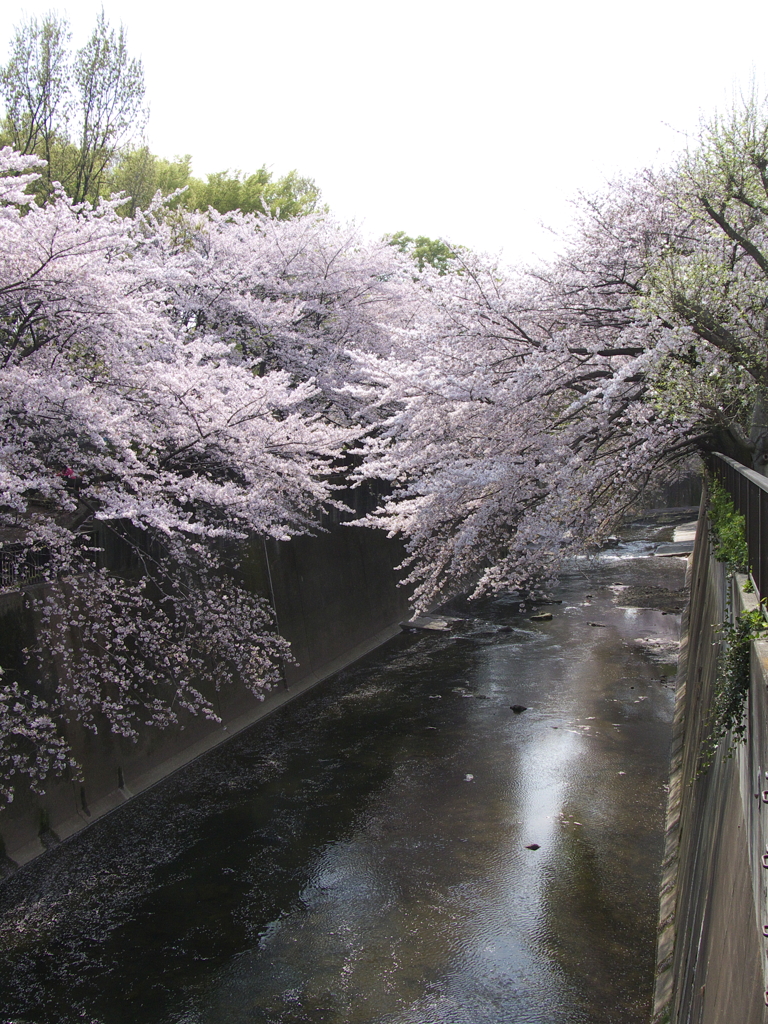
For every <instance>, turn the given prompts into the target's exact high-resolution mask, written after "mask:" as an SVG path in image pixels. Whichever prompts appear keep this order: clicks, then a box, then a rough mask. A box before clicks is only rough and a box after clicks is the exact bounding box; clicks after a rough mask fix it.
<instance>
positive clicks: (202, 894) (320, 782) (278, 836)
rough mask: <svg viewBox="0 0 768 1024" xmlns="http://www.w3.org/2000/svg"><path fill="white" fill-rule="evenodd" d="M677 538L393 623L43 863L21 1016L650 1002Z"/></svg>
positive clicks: (639, 530) (31, 905)
mask: <svg viewBox="0 0 768 1024" xmlns="http://www.w3.org/2000/svg"><path fill="white" fill-rule="evenodd" d="M670 539H671V531H670V527H669V526H668V525H665V524H662V523H659V522H655V523H643V524H637V525H636V526H635V527H633V528H632V529H630V530H629V531H628V532H627V534H626V536H625V537H624V538H623V539H622V542H621V543H620V544H619V546H618V547H617V548H615V549H611V550H609V551H605V552H603V553H602V554H601V555H600V556H599V557H597V558H596V559H594V560H589V561H587V560H581V561H578V562H574V563H573V564H572V565H571V567H570V569H569V572H568V573H567V574H566V576H565V577H564V578H563V581H562V585H561V587H560V589H559V590H558V592H557V593H556V594H554V595H553V597H555V598H556V599H557V601H558V602H561V603H555V604H552V605H551V606H549V607H548V608H547V609H546V611H548V612H550V613H551V614H552V619H551V620H544V621H538V622H532V621H531V620H530V615H531V609H527V610H524V611H521V610H520V609H519V607H518V602H517V601H514V600H513V599H511V598H507V599H503V598H502V599H498V600H495V601H487V602H483V603H482V604H480V605H473V606H471V608H470V607H462V606H457V607H456V608H454V609H453V610H452V611H453V613H454V614H455V615H457V616H459V617H462V618H461V621H460V622H459V623H457V624H456V625H455V626H454V628H453V629H452V630H451V631H450V632H446V633H440V634H427V633H421V634H410V635H405V634H404V635H399V636H397V637H394V638H393V639H392V640H390V641H389V642H388V643H387V644H386V645H384V646H383V647H382V648H380V649H379V650H378V651H377V652H375V653H374V654H371V655H368V656H367V657H366V658H364V659H363V660H362V661H361V662H359V663H357V664H356V665H355V666H353V667H350V668H349V669H347V670H345V671H344V672H342V673H341V674H339V675H338V676H336V677H334V678H333V679H331V680H328V681H327V682H326V683H325V684H324V685H323V686H322V687H319V688H316V689H314V690H312V691H310V692H307V693H306V694H304V696H302V698H301V700H299V701H295V702H293V703H292V704H290V705H288V706H286V707H284V708H281V709H279V710H278V711H276V712H275V713H274V714H273V715H271V716H270V717H269V718H268V719H267V720H265V721H263V722H261V723H258V724H257V725H256V726H254V727H252V728H250V729H248V730H246V731H244V732H243V733H242V734H241V735H239V736H237V737H235V738H234V739H233V740H231V741H230V742H229V743H228V744H226V745H225V746H223V747H221V748H219V749H217V750H213V751H210V752H209V753H208V754H206V755H205V756H204V757H202V758H200V759H198V761H196V762H195V763H194V764H192V765H190V766H189V767H188V768H186V769H185V770H184V771H182V772H179V773H177V774H176V775H175V776H174V777H173V778H171V779H168V780H166V781H165V782H163V783H162V784H160V785H158V786H155V787H154V788H153V789H152V790H150V791H149V792H146V793H144V794H142V795H140V796H138V797H137V798H135V800H134V801H132V802H131V803H130V804H127V805H125V806H124V807H122V808H119V809H118V810H117V811H115V812H114V813H113V814H111V815H109V816H107V817H105V818H104V819H102V820H101V821H99V822H97V823H96V824H95V825H93V826H92V827H91V828H90V829H88V830H87V831H86V832H84V833H81V834H80V835H76V836H73V837H72V839H71V840H69V841H68V842H66V843H62V844H60V845H59V847H58V848H56V849H52V850H50V851H48V852H47V853H46V854H45V855H44V856H42V857H40V858H38V859H37V860H36V861H35V862H33V863H30V864H28V865H27V866H26V867H24V868H23V869H21V870H20V871H19V872H17V874H16V875H15V876H14V877H13V878H11V879H10V880H8V881H7V882H6V883H5V884H4V886H2V888H0V921H1V923H2V928H1V930H0V936H2V938H1V939H0V976H2V977H3V978H4V979H7V980H6V981H5V982H4V985H3V990H2V1003H0V1019H8V1020H14V1021H16V1020H26V1021H34V1022H35V1024H49V1022H50V1024H70V1022H74V1021H81V1020H88V1021H89V1022H90V1021H96V1022H98V1024H129V1022H130V1024H134V1022H135V1021H141V1022H142V1024H224V1022H227V1024H241V1022H242V1024H245V1022H246V1021H247V1022H248V1024H261V1022H264V1024H267V1022H270V1024H298V1022H303V1021H313V1022H314V1021H317V1022H320V1021H322V1022H323V1024H342V1022H343V1024H363V1022H365V1024H368V1022H377V1024H378V1022H381V1024H433V1022H434V1024H641V1022H642V1024H645V1022H646V1021H647V1019H648V1016H649V1014H650V1009H651V992H652V982H653V967H654V951H655V938H656V910H657V893H658V882H659V865H660V861H661V855H662V849H663V814H664V807H665V804H666V792H665V783H666V778H667V764H668V751H669V739H670V723H671V717H672V711H673V695H674V690H673V688H672V680H673V677H674V665H675V657H676V652H677V640H678V629H679V615H678V614H677V613H676V611H675V609H679V608H681V607H682V605H683V604H684V594H683V592H682V589H681V588H682V587H683V584H684V563H683V561H682V560H681V559H678V558H671V559H662V558H654V557H652V555H653V551H654V550H655V549H656V547H657V546H658V544H659V543H661V542H663V541H668V540H670ZM644 605H645V607H644ZM665 612H666V614H665ZM513 706H514V707H517V708H521V707H524V708H525V709H526V710H524V711H515V710H513ZM3 1015H4V1016H3Z"/></svg>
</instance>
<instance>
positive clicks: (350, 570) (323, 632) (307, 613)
mask: <svg viewBox="0 0 768 1024" xmlns="http://www.w3.org/2000/svg"><path fill="white" fill-rule="evenodd" d="M402 557H403V551H402V548H401V547H400V546H399V545H398V544H397V543H396V542H394V541H390V540H388V539H387V538H386V537H385V536H384V534H383V533H381V532H379V531H374V530H368V529H365V528H359V527H347V526H343V525H340V524H339V523H336V524H333V525H331V526H330V528H329V530H328V532H327V533H321V534H319V535H318V536H315V537H299V538H296V539H294V540H292V541H290V542H288V543H281V542H277V541H271V540H270V541H261V540H258V541H255V542H254V543H253V545H252V546H251V548H250V550H249V552H248V555H247V557H246V559H245V563H244V569H245V571H246V575H247V577H248V583H249V586H250V588H251V589H252V590H253V591H254V592H256V593H260V594H263V595H264V596H266V597H268V598H269V599H270V600H271V601H272V603H273V607H274V609H275V614H276V618H277V624H278V628H279V631H280V633H281V634H282V635H283V636H284V637H285V638H286V639H287V640H289V641H290V642H291V649H292V653H293V656H294V658H295V659H296V664H290V665H286V666H285V684H284V686H282V687H280V688H278V689H276V690H274V691H272V692H271V693H269V694H268V695H267V697H266V699H265V700H264V701H258V700H257V699H256V698H255V697H254V696H253V695H252V694H251V693H250V692H248V691H247V690H245V688H244V687H239V688H232V689H228V690H222V691H221V692H216V691H215V690H214V688H213V687H212V686H211V687H210V689H208V690H205V691H204V692H205V695H206V696H207V697H209V698H210V699H212V700H213V701H214V706H215V708H216V711H217V713H218V714H219V715H220V717H221V722H220V723H214V722H210V721H208V720H206V719H203V718H195V717H192V716H190V715H186V716H184V717H183V718H181V720H180V722H179V724H178V726H176V727H173V728H170V729H167V730H163V731H159V730H156V729H147V730H145V731H144V733H143V734H142V736H141V737H140V739H139V740H138V742H137V743H133V742H130V741H128V740H124V739H122V738H120V737H118V736H115V735H113V734H111V733H109V732H108V731H107V730H103V731H102V732H100V733H99V734H98V735H93V734H92V733H91V732H88V731H87V730H85V729H83V728H82V727H80V726H78V725H77V724H76V723H72V724H70V725H69V726H68V727H67V738H68V740H69V742H70V744H71V746H72V749H73V750H74V753H75V756H76V757H77V759H78V761H79V762H80V764H81V765H82V766H83V780H82V782H80V781H71V780H70V781H67V780H64V779H60V780H54V781H53V782H50V783H48V784H47V785H46V789H45V794H44V795H43V796H36V795H35V794H31V793H29V792H27V791H26V787H25V785H24V783H23V781H20V782H19V785H18V791H17V795H16V797H15V799H14V801H13V803H12V804H10V805H9V806H8V807H6V808H5V809H4V810H2V811H0V838H1V839H2V843H3V849H2V851H0V854H4V857H5V861H4V864H5V867H6V868H7V869H12V868H13V865H14V864H16V865H20V864H23V863H26V862H27V861H29V860H31V859H33V858H34V857H36V856H38V855H39V854H40V853H42V852H43V851H44V849H45V848H46V846H48V845H50V844H55V843H56V842H59V841H61V840H63V839H65V838H67V837H68V836H70V835H72V834H73V833H74V832H76V831H78V830H80V829H82V828H84V827H85V826H86V825H88V824H90V823H91V822H92V821H94V820H95V819H96V818H98V817H99V816H101V815H102V814H105V813H106V812H108V811H110V810H112V809H113V808H114V807H117V806H119V805H120V804H122V803H124V802H125V801H126V800H128V799H130V797H131V796H133V795H135V794H136V793H139V792H141V791H142V790H145V789H147V788H148V787H149V786H151V785H153V784H155V783H156V782H158V781H160V780H161V779H163V778H166V777H167V776H168V775H170V774H171V773H172V772H174V771H176V770H177V769H179V768H180V767H182V766H183V765H185V764H188V763H189V762H190V761H191V760H193V759H194V758H196V757H198V756H200V754H202V753H204V752H205V751H206V750H209V749H210V748H211V747H213V746H216V745H217V744H219V743H221V742H223V741H224V740H226V739H227V738H229V737H230V736H232V735H234V734H235V733H237V732H240V731H241V730H242V729H244V728H247V726H249V725H251V724H253V722H255V721H257V720H258V719H260V718H262V717H263V716H264V715H266V714H269V713H270V712H271V711H273V710H275V709H276V708H277V707H279V706H281V705H282V704H284V703H285V702H286V701H287V700H291V699H292V698H294V697H295V696H297V695H298V694H300V693H302V692H304V691H305V690H306V689H308V688H309V687H311V686H313V685H315V684H316V683H318V682H320V681H321V680H322V679H325V678H327V677H328V676H329V675H331V674H332V673H333V672H336V671H338V670H339V669H341V668H343V667H344V666H346V665H348V664H350V663H351V662H353V661H355V660H356V659H358V658H360V657H362V656H363V655H364V654H366V653H367V652H368V651H370V650H373V649H374V648H375V647H376V646H378V645H379V644H381V643H383V642H384V641H385V640H387V639H389V638H390V637H391V636H393V635H394V634H395V633H397V632H398V629H399V626H398V624H399V622H400V621H402V620H403V619H404V618H408V617H409V612H408V595H407V592H406V591H405V590H403V589H402V588H399V587H398V586H397V578H398V577H397V574H396V572H395V566H396V565H397V564H398V563H399V561H401V559H402ZM33 629H34V623H33V622H32V620H31V617H30V615H29V613H27V612H26V611H25V608H24V599H23V595H22V594H20V593H8V594H4V595H0V644H2V645H3V646H4V647H5V648H6V651H5V654H6V663H7V659H11V661H12V660H13V659H14V658H15V659H16V660H17V661H19V665H20V671H21V672H23V668H22V666H21V661H20V659H21V650H22V648H23V647H24V645H25V644H26V643H28V642H29V640H30V639H31V638H32V631H33ZM0 865H2V856H0Z"/></svg>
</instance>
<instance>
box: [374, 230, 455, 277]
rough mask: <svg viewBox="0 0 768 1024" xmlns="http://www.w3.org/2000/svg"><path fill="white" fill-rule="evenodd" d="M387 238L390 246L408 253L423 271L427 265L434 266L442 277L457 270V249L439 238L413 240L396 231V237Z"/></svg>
mask: <svg viewBox="0 0 768 1024" xmlns="http://www.w3.org/2000/svg"><path fill="white" fill-rule="evenodd" d="M386 237H387V241H388V242H389V244H390V245H394V246H395V248H397V249H399V250H400V252H406V253H408V255H409V256H410V257H411V259H413V260H414V261H415V262H416V264H417V266H418V268H419V270H423V269H424V265H425V264H426V263H429V264H430V265H431V266H433V267H434V268H435V269H436V270H437V272H438V273H439V274H441V275H442V274H447V273H448V272H449V271H450V270H455V269H457V268H456V266H455V263H456V253H457V250H456V248H452V247H451V246H450V245H447V244H446V243H445V242H442V241H441V240H440V239H439V238H428V237H427V236H426V235H417V236H416V238H411V236H410V235H406V233H405V232H404V231H396V232H395V233H394V235H387V236H386Z"/></svg>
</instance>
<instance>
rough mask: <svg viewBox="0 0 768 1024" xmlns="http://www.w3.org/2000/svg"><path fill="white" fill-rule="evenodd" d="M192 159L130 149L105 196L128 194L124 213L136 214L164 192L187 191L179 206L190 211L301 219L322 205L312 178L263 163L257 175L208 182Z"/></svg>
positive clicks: (223, 175)
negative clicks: (277, 172)
mask: <svg viewBox="0 0 768 1024" xmlns="http://www.w3.org/2000/svg"><path fill="white" fill-rule="evenodd" d="M191 163H192V157H191V156H190V155H189V154H187V155H186V156H177V157H176V158H175V159H174V160H163V159H162V158H161V157H158V156H155V155H154V153H150V151H149V149H148V148H147V147H146V146H141V147H140V148H138V149H133V150H129V151H127V152H126V153H124V154H123V155H122V156H121V158H120V160H119V161H118V162H117V164H116V165H115V167H114V169H113V171H112V173H111V174H110V176H109V179H108V180H107V182H106V186H105V188H104V194H105V195H110V194H111V193H113V192H124V193H125V196H126V205H125V207H124V210H123V212H124V213H126V214H128V215H129V216H133V214H134V213H135V212H136V210H145V209H146V208H147V207H148V206H149V204H150V203H151V202H152V200H153V199H154V197H155V195H156V194H157V193H158V192H160V193H162V195H164V196H167V195H170V194H171V193H173V192H176V191H177V190H178V189H185V190H186V191H185V192H183V193H182V194H181V195H180V196H179V197H178V198H177V199H176V200H174V201H173V204H172V205H174V206H183V207H186V209H188V210H201V211H205V210H207V209H209V208H211V207H212V208H213V209H214V210H218V211H219V213H230V212H231V211H233V210H242V211H243V213H268V214H269V215H270V216H272V217H277V218H278V219H279V220H287V219H289V218H290V217H300V216H302V215H304V214H307V213H312V212H313V211H314V210H316V209H317V208H318V204H319V199H320V189H319V188H318V187H317V185H316V184H315V183H314V181H312V179H311V178H304V177H302V176H301V175H300V174H298V173H297V172H296V171H289V172H288V174H286V175H284V176H283V177H282V178H273V176H272V173H271V171H268V170H267V169H266V167H260V168H259V170H258V171H256V173H255V174H249V175H243V174H241V173H240V172H235V173H230V172H229V171H218V172H217V173H215V174H209V175H207V177H206V180H205V181H203V180H202V179H200V178H194V177H192V173H191Z"/></svg>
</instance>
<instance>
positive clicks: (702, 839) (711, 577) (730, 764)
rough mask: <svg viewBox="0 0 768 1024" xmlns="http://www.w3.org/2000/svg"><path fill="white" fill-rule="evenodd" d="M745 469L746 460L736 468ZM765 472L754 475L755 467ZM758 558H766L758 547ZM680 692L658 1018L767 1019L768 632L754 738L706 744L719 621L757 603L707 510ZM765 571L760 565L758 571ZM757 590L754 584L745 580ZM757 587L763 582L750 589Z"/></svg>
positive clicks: (750, 726) (753, 665) (682, 1022)
mask: <svg viewBox="0 0 768 1024" xmlns="http://www.w3.org/2000/svg"><path fill="white" fill-rule="evenodd" d="M738 472H741V470H738ZM753 475H756V474H753ZM751 555H752V557H751V559H750V560H751V561H752V564H753V566H755V567H757V566H758V559H757V558H756V557H754V555H753V553H752V552H751ZM689 575H690V590H691V597H690V604H689V606H688V608H687V609H686V612H685V616H684V620H683V628H682V638H681V645H680V659H679V667H678V676H677V688H676V698H675V715H674V725H673V744H672V763H671V777H670V789H669V801H668V807H667V818H666V840H665V854H664V865H663V877H662V886H661V907H660V920H659V941H658V954H657V978H656V989H655V996H654V1015H653V1020H654V1024H688V1022H694V1021H695V1022H696V1024H723V1022H724V1021H729V1022H730V1021H739V1024H765V1021H766V1020H767V1019H768V1008H767V1006H766V1003H767V1002H768V993H767V992H766V989H768V969H767V966H768V965H767V960H766V951H767V950H768V937H767V936H768V915H767V912H766V906H767V900H768V886H767V885H766V882H767V881H768V877H767V876H768V870H766V868H768V854H766V851H767V850H768V699H767V697H768V642H766V641H755V642H753V643H752V650H751V661H750V677H749V692H748V698H747V705H746V708H747V711H746V714H747V734H746V742H745V743H743V744H740V745H739V746H738V747H737V748H736V750H735V752H734V753H733V755H732V756H728V748H729V742H728V741H729V739H730V737H728V739H726V740H722V741H721V742H720V745H719V748H718V751H717V754H716V757H715V759H714V761H713V763H712V765H711V767H710V768H709V770H708V771H706V772H705V773H702V772H701V771H700V766H701V752H702V747H703V745H704V742H705V740H706V738H707V736H708V734H709V731H710V723H709V710H710V708H711V706H712V701H713V695H714V693H715V689H716V686H717V681H718V655H719V653H720V641H721V633H720V629H719V626H720V624H722V623H723V622H724V621H729V620H730V621H732V619H733V617H734V616H735V615H738V614H739V613H741V612H742V611H751V610H754V609H756V608H757V607H758V597H757V596H756V595H755V593H754V592H745V584H746V582H747V578H746V577H745V576H743V575H738V574H737V575H735V576H731V575H730V574H729V573H728V572H727V571H726V567H725V566H724V565H723V563H721V562H718V561H717V560H716V559H715V557H714V554H713V550H712V544H711V540H710V526H709V522H708V519H707V516H706V515H705V514H704V513H703V512H702V515H701V517H700V520H699V528H698V532H697V538H696V545H695V549H694V553H693V558H692V565H691V568H690V574H689ZM755 575H756V576H757V569H756V572H755ZM748 589H749V588H748ZM751 590H752V591H754V587H752V588H751Z"/></svg>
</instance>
